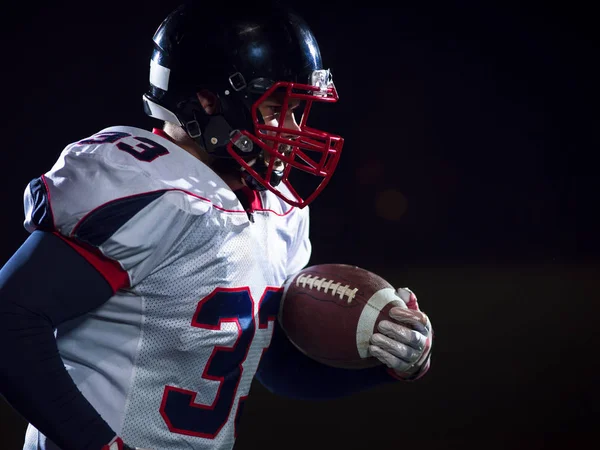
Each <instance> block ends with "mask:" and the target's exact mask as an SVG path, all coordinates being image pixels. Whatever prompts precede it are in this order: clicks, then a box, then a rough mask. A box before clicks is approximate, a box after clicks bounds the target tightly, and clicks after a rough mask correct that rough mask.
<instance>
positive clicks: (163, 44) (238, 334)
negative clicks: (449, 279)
mask: <svg viewBox="0 0 600 450" xmlns="http://www.w3.org/2000/svg"><path fill="white" fill-rule="evenodd" d="M217 9H220V11H212V10H211V11H207V10H203V9H202V8H201V7H197V6H194V5H191V4H188V5H183V6H181V7H179V8H177V9H176V10H175V11H173V12H172V13H171V14H170V15H169V16H168V17H167V18H166V19H165V20H164V21H163V22H162V24H161V25H160V26H159V28H158V30H157V31H156V33H155V35H154V50H153V52H152V55H151V61H150V77H149V78H150V84H149V89H148V90H147V92H146V93H145V94H144V95H143V104H144V109H145V112H146V113H147V114H148V115H149V116H151V117H153V118H155V119H157V120H158V121H160V123H161V124H162V126H160V127H158V128H155V129H154V130H153V131H147V130H144V129H139V128H134V127H124V126H115V127H111V128H107V129H103V130H101V131H99V132H97V133H95V134H94V135H92V136H88V137H86V138H84V139H81V140H78V141H77V142H73V143H71V144H69V145H68V146H66V148H65V149H64V150H63V151H62V153H61V154H60V156H59V157H58V160H57V161H56V163H55V164H54V166H53V167H52V168H51V169H50V170H48V171H47V172H46V173H44V174H43V175H41V176H40V177H38V178H35V179H33V180H32V181H31V182H30V183H29V184H28V186H27V187H26V189H25V194H24V204H25V213H26V219H25V227H26V229H27V230H28V231H29V232H30V236H29V238H28V239H27V240H26V241H25V242H24V243H23V245H22V247H21V248H20V249H19V250H18V251H17V252H16V253H15V254H14V255H13V256H12V258H11V259H10V260H9V261H8V262H7V263H6V264H5V265H4V267H3V268H2V270H1V272H0V340H1V342H2V355H1V357H0V361H1V362H0V364H1V367H0V369H1V370H0V388H1V392H2V394H3V395H4V397H5V398H6V399H7V401H8V402H9V403H10V404H11V405H12V406H13V407H14V408H15V409H16V410H17V411H19V412H20V413H21V414H22V416H23V417H24V418H25V419H26V420H27V421H28V422H29V426H28V429H27V432H26V436H25V444H24V450H55V449H62V450H101V449H104V450H107V449H110V450H116V449H125V448H130V446H131V447H132V448H133V447H140V448H141V447H143V448H150V449H157V450H158V449H167V448H168V449H172V450H173V449H189V448H194V449H206V450H208V449H211V450H213V449H214V450H216V449H231V448H232V447H233V445H234V441H235V438H236V433H237V429H238V423H239V419H240V417H241V415H242V411H243V407H244V402H245V401H246V398H247V395H248V392H249V389H250V384H251V382H252V380H253V379H254V378H255V377H256V379H257V380H258V381H260V382H261V383H262V384H263V385H264V386H266V388H267V389H269V390H270V391H272V392H274V393H277V394H280V395H285V396H290V397H296V398H312V399H326V398H334V397H339V396H343V395H349V394H352V393H355V392H358V391H361V390H365V389H368V388H370V387H373V386H376V385H380V384H382V383H388V382H396V381H397V380H415V379H418V378H420V377H421V376H422V375H423V374H424V373H425V372H427V370H428V368H429V361H430V353H431V341H432V329H431V324H430V322H429V320H428V319H427V316H426V315H425V314H423V313H422V312H420V311H419V308H418V305H417V303H416V298H415V296H414V294H412V293H411V292H410V291H409V290H407V289H399V290H398V295H399V296H400V297H401V298H402V299H403V300H404V302H405V303H406V306H407V308H401V307H397V308H392V309H391V310H390V318H389V321H382V322H381V324H380V329H379V330H378V332H377V333H375V334H374V335H373V338H372V346H371V347H370V351H371V354H372V355H374V356H375V357H377V358H379V359H380V360H381V361H382V363H384V364H382V365H381V366H378V367H374V368H369V369H363V370H344V369H337V368H332V367H328V366H325V365H322V364H320V363H318V362H315V361H313V360H312V359H309V358H308V357H306V356H304V355H303V354H301V353H300V352H299V351H298V350H296V349H295V347H294V346H293V345H292V344H291V343H290V342H289V340H288V339H287V338H286V336H285V334H284V332H283V331H282V329H281V328H280V326H279V324H278V323H277V321H276V319H275V318H276V315H277V311H278V307H279V302H280V297H281V286H282V284H283V282H284V280H285V279H286V278H287V277H288V276H290V275H291V274H293V273H295V272H297V271H299V270H300V269H302V268H303V267H305V266H306V265H307V264H308V261H309V257H310V253H311V243H310V240H309V216H308V212H309V208H308V206H307V205H308V204H309V203H310V202H312V201H313V200H314V198H315V197H316V196H317V195H318V193H319V192H321V190H322V189H323V188H324V186H325V184H326V183H327V182H328V181H329V180H330V178H331V176H332V174H333V173H334V170H335V167H336V164H337V162H338V159H339V157H340V152H341V150H342V145H343V139H342V138H341V137H340V136H337V135H334V134H331V133H328V132H325V131H322V130H319V129H315V128H311V127H310V126H309V125H308V124H307V119H308V117H309V115H310V112H311V107H312V106H313V104H317V103H324V104H327V103H332V102H336V101H337V100H338V94H337V90H336V87H335V85H334V83H333V79H332V74H331V72H330V71H329V70H328V69H326V68H324V66H323V64H322V61H321V55H320V51H319V46H318V44H317V41H316V39H315V37H314V35H313V33H312V32H311V31H310V29H309V27H308V26H307V24H306V23H305V22H304V20H303V19H302V18H301V17H299V16H298V15H296V14H295V13H293V12H292V11H289V10H288V9H285V8H283V7H279V6H277V5H267V4H266V3H265V6H264V7H259V6H256V7H254V8H251V9H250V8H248V9H246V10H245V11H244V13H243V14H240V13H237V12H236V10H235V9H234V8H226V7H223V8H217ZM295 171H296V172H297V171H301V172H304V173H307V174H310V175H311V176H314V177H316V178H315V179H317V180H318V183H316V185H315V186H314V189H313V190H312V192H309V193H308V194H306V195H304V194H301V193H300V192H299V189H298V188H297V186H296V185H294V183H293V182H292V174H293V173H294V172H295ZM406 320H412V321H414V322H415V323H416V325H415V326H413V327H409V326H403V325H402V323H405V324H406Z"/></svg>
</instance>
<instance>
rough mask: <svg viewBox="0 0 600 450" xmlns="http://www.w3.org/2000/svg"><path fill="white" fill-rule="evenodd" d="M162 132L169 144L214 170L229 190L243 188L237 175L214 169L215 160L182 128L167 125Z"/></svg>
mask: <svg viewBox="0 0 600 450" xmlns="http://www.w3.org/2000/svg"><path fill="white" fill-rule="evenodd" d="M163 131H164V133H165V134H166V135H167V137H168V139H169V140H170V141H171V142H173V143H174V144H175V145H177V146H179V147H181V148H182V149H184V150H185V151H186V152H188V153H189V154H190V155H192V156H193V157H195V158H196V159H199V160H200V161H202V162H203V163H204V164H206V165H207V166H208V167H210V168H211V169H212V170H214V171H215V173H216V174H217V175H219V177H220V178H221V179H222V180H223V181H224V182H225V183H226V184H227V185H228V186H229V188H230V189H231V190H233V191H235V190H237V189H241V188H242V187H243V186H244V184H243V183H242V180H241V177H240V174H239V173H237V172H236V173H232V172H228V171H224V170H219V169H218V168H217V167H215V166H216V164H215V161H216V160H215V158H211V156H210V155H208V154H207V153H206V152H205V151H203V150H202V149H201V148H200V147H199V146H198V144H196V143H195V142H194V140H193V139H192V138H190V137H189V136H188V135H187V133H186V132H185V131H184V130H183V128H181V127H176V126H171V125H169V124H167V125H166V126H165V128H164V129H163Z"/></svg>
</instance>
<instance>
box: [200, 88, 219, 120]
mask: <svg viewBox="0 0 600 450" xmlns="http://www.w3.org/2000/svg"><path fill="white" fill-rule="evenodd" d="M196 96H197V97H198V101H199V102H200V104H201V105H202V107H203V108H204V111H206V114H208V115H209V116H212V115H214V114H217V113H218V112H219V111H220V110H221V102H220V100H219V97H217V95H216V94H215V93H214V92H211V91H209V90H208V89H202V90H200V91H199V92H197V93H196Z"/></svg>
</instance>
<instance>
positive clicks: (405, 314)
mask: <svg viewBox="0 0 600 450" xmlns="http://www.w3.org/2000/svg"><path fill="white" fill-rule="evenodd" d="M389 315H390V317H391V318H392V319H394V320H395V321H396V322H399V323H401V324H406V325H408V326H410V327H411V328H414V329H415V330H417V331H420V332H421V333H423V334H425V335H428V334H429V331H430V330H431V323H430V322H429V317H427V315H426V314H425V313H423V312H422V311H413V310H410V309H404V308H400V307H398V306H394V307H393V308H391V309H390V312H389Z"/></svg>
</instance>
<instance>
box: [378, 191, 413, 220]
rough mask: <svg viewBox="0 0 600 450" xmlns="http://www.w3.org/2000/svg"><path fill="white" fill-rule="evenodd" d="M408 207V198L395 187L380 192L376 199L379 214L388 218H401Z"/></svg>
mask: <svg viewBox="0 0 600 450" xmlns="http://www.w3.org/2000/svg"><path fill="white" fill-rule="evenodd" d="M407 209H408V200H407V199H406V197H405V196H404V194H402V192H399V191H397V190H395V189H388V190H386V191H382V192H379V193H378V194H377V198H376V199H375V211H376V213H377V215H378V216H379V217H381V218H383V219H386V220H394V221H396V220H400V218H401V217H402V216H403V215H404V213H406V210H407Z"/></svg>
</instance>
